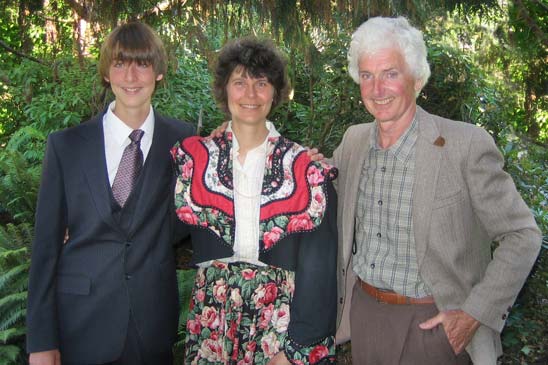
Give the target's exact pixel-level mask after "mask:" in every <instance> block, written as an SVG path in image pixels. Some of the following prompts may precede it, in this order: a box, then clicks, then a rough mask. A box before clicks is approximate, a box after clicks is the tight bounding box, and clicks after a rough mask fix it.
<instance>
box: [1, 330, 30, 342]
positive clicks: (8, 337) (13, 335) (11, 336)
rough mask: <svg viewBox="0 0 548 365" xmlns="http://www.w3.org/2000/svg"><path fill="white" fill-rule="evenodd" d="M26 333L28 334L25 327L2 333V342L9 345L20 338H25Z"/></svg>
mask: <svg viewBox="0 0 548 365" xmlns="http://www.w3.org/2000/svg"><path fill="white" fill-rule="evenodd" d="M25 333H27V330H26V328H25V327H19V328H9V329H7V330H5V331H0V342H3V343H4V344H7V343H8V341H13V340H15V339H17V338H18V337H21V336H23V335H24V334H25Z"/></svg>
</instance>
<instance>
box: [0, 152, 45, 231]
mask: <svg viewBox="0 0 548 365" xmlns="http://www.w3.org/2000/svg"><path fill="white" fill-rule="evenodd" d="M27 154H28V155H29V156H30V157H31V158H32V157H34V156H35V155H34V153H33V152H28V153H27ZM41 169H42V168H41V165H39V164H31V163H29V162H28V160H27V159H26V158H25V155H24V153H21V152H18V151H16V150H9V149H6V150H4V151H2V154H0V208H1V209H2V210H4V211H6V212H7V213H9V215H10V217H11V219H10V220H13V221H17V222H28V223H32V222H34V210H35V204H36V197H37V194H38V186H39V182H40V173H41Z"/></svg>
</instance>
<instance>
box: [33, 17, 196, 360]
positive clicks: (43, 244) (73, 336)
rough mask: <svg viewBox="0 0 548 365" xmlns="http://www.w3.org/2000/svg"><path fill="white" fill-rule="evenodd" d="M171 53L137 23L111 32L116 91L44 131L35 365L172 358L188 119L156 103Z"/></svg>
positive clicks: (105, 65)
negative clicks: (71, 123) (102, 107)
mask: <svg viewBox="0 0 548 365" xmlns="http://www.w3.org/2000/svg"><path fill="white" fill-rule="evenodd" d="M166 67H167V66H166V54H165V50H164V47H163V44H162V42H161V40H160V39H159V37H158V36H157V35H156V34H155V33H154V31H153V30H152V29H151V28H150V27H148V26H146V25H144V24H141V23H129V24H125V25H122V26H119V27H118V28H116V29H115V30H114V31H113V32H112V33H111V34H110V35H109V36H108V38H107V39H106V41H105V43H104V45H103V47H102V49H101V57H100V60H99V74H100V76H101V79H102V81H103V82H104V84H105V86H110V87H111V88H112V91H113V93H114V95H115V96H116V100H115V101H114V102H112V103H111V104H110V105H109V107H108V108H107V110H106V111H104V112H103V113H101V114H100V115H98V116H96V117H94V118H92V119H91V120H89V121H87V122H85V123H82V124H81V125H79V126H76V127H74V128H69V129H67V130H63V131H60V132H56V133H53V134H52V135H50V137H49V139H48V144H47V149H46V157H45V160H44V166H43V174H42V182H41V186H40V193H39V197H38V205H37V211H36V226H35V230H36V235H35V241H34V244H33V249H32V261H31V269H30V279H29V299H28V313H27V328H28V331H27V350H28V352H29V353H30V359H29V361H30V364H60V363H62V364H63V365H66V364H106V363H108V364H111V363H113V364H132V365H135V364H145V363H148V364H170V363H171V362H172V355H171V347H172V345H173V342H174V340H175V337H176V330H177V319H178V301H177V284H176V274H175V260H174V254H173V249H172V243H173V242H174V238H175V232H176V231H177V228H178V227H176V226H175V224H176V220H175V219H174V218H175V217H174V214H173V212H174V208H173V198H172V192H173V185H172V184H173V182H174V180H173V169H172V164H171V159H170V154H169V150H170V148H171V147H172V145H173V144H174V143H175V142H176V141H178V140H180V139H181V138H184V137H186V136H190V135H192V134H194V129H193V127H192V126H190V125H189V124H186V123H183V122H180V121H177V120H173V119H168V118H165V117H162V116H160V115H158V114H157V113H154V111H153V109H152V106H151V97H152V94H153V92H154V90H155V87H156V83H157V82H158V81H160V80H161V79H162V78H163V77H164V74H165V72H166Z"/></svg>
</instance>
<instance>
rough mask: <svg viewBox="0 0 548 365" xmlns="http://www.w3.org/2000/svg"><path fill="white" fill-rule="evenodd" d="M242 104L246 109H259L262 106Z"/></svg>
mask: <svg viewBox="0 0 548 365" xmlns="http://www.w3.org/2000/svg"><path fill="white" fill-rule="evenodd" d="M240 106H241V107H242V108H244V109H257V108H259V107H260V105H257V104H240Z"/></svg>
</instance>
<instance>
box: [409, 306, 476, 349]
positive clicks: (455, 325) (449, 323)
mask: <svg viewBox="0 0 548 365" xmlns="http://www.w3.org/2000/svg"><path fill="white" fill-rule="evenodd" d="M440 324H441V325H443V329H444V330H445V333H446V334H447V338H448V339H449V343H450V344H451V347H452V348H453V351H454V352H455V354H456V355H458V354H460V353H461V352H462V351H464V348H465V347H466V345H468V343H469V342H470V341H471V340H472V337H473V336H474V333H476V330H477V329H478V327H479V326H480V323H479V322H478V321H477V320H476V319H475V318H474V317H472V316H471V315H469V314H468V313H466V312H464V311H462V310H460V309H459V310H450V311H443V312H440V313H438V314H437V315H436V316H435V317H432V318H430V319H429V320H427V321H425V322H423V323H421V324H419V327H420V328H421V329H423V330H431V329H432V328H434V327H436V326H439V325H440Z"/></svg>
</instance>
